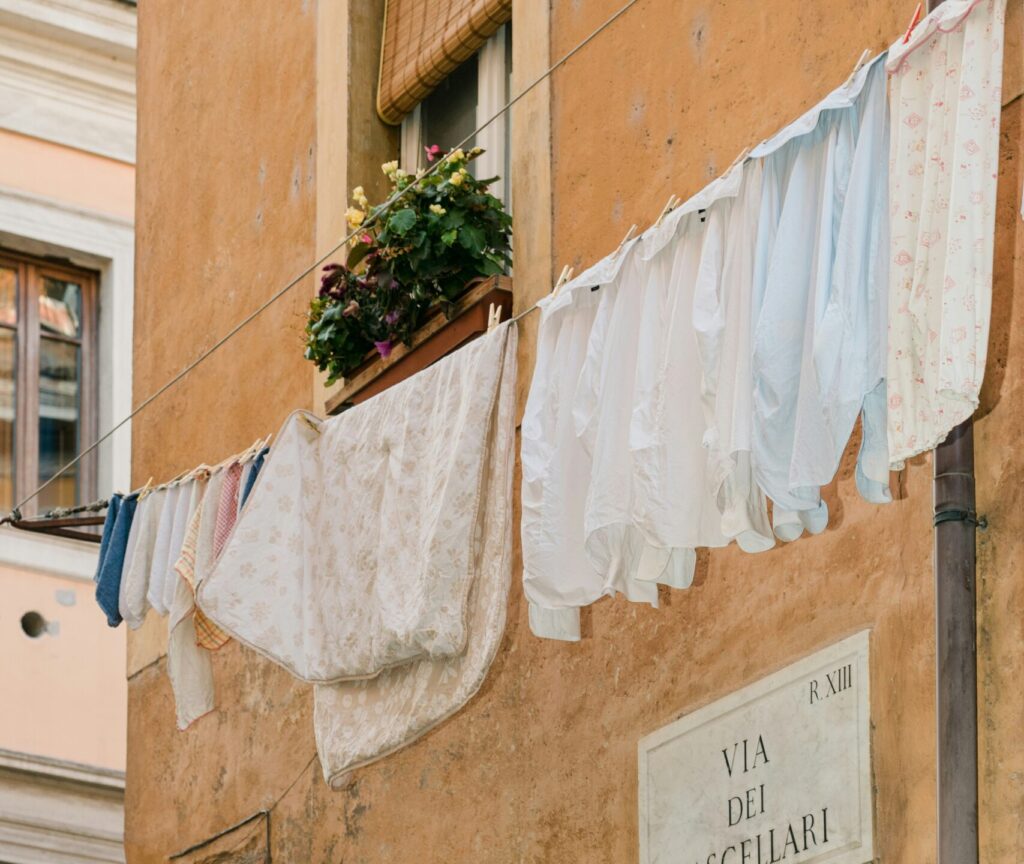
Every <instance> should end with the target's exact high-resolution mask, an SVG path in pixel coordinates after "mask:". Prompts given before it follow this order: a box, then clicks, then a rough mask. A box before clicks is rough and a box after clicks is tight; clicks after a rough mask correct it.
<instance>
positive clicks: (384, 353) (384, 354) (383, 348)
mask: <svg viewBox="0 0 1024 864" xmlns="http://www.w3.org/2000/svg"><path fill="white" fill-rule="evenodd" d="M373 347H374V348H376V349H377V353H378V354H380V356H381V359H382V360H387V359H388V357H390V356H391V349H392V348H394V345H392V344H391V340H390V339H385V340H384V341H383V342H374V343H373Z"/></svg>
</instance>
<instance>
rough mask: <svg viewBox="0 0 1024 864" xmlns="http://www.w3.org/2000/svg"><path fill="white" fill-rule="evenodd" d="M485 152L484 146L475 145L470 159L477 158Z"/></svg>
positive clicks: (470, 153) (470, 152)
mask: <svg viewBox="0 0 1024 864" xmlns="http://www.w3.org/2000/svg"><path fill="white" fill-rule="evenodd" d="M483 152H484V148H483V147H474V148H473V149H472V150H470V151H469V158H470V159H476V157H477V156H479V155H480V154H481V153H483Z"/></svg>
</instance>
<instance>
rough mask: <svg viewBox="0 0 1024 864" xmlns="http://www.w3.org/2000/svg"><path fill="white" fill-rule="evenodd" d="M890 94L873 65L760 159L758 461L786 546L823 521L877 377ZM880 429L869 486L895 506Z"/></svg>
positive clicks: (867, 471)
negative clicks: (826, 490)
mask: <svg viewBox="0 0 1024 864" xmlns="http://www.w3.org/2000/svg"><path fill="white" fill-rule="evenodd" d="M884 88H885V81H884V77H883V75H882V69H881V64H880V63H878V62H877V61H876V62H874V63H872V64H869V65H868V66H866V67H864V69H862V70H860V72H859V73H858V74H857V75H856V76H854V78H853V80H852V81H850V82H849V83H848V84H844V85H843V86H842V87H840V88H839V89H837V90H836V91H834V92H833V93H832V94H830V95H829V96H828V97H827V98H826V99H825V100H824V101H823V102H822V103H820V104H819V105H818V106H816V107H815V108H814V109H812V110H811V111H810V112H808V114H806V115H805V116H804V117H802V118H801V119H800V120H798V121H797V122H796V123H794V124H792V126H791V127H788V128H787V129H785V130H783V131H782V132H781V133H780V134H779V135H777V136H775V138H774V139H772V140H771V141H769V142H766V144H764V145H761V146H760V147H759V148H757V149H756V150H755V151H754V153H753V154H752V155H754V156H756V157H759V158H763V159H764V178H763V188H762V207H761V222H760V225H759V229H758V244H757V260H756V261H755V287H754V296H755V310H756V312H755V314H756V325H755V330H754V351H753V378H754V418H753V463H754V470H755V473H756V476H757V480H758V483H759V485H760V486H761V488H762V489H763V490H764V491H765V493H766V494H767V495H768V496H769V497H770V498H771V499H772V501H773V502H774V505H775V506H774V508H773V518H774V522H775V529H776V533H777V534H778V536H779V537H780V538H782V539H784V540H790V539H794V538H795V537H798V536H799V535H800V533H802V531H803V530H804V529H807V530H810V531H812V532H816V531H820V530H823V529H824V527H825V525H826V524H827V521H828V511H827V507H826V505H825V504H824V502H823V501H822V500H821V495H820V487H821V486H822V485H824V484H826V483H828V482H830V481H831V479H832V478H833V477H834V476H835V473H836V470H837V469H838V465H839V460H840V458H841V456H842V451H843V449H844V447H845V445H846V442H847V440H848V438H849V435H850V433H851V431H852V428H853V424H854V422H855V420H856V417H857V414H858V412H859V411H860V410H861V408H862V406H863V405H864V403H865V399H867V398H868V396H869V394H871V393H872V392H873V391H876V387H877V386H878V384H879V381H880V362H879V358H880V356H881V352H882V347H881V343H882V339H881V337H880V325H881V319H880V318H879V316H878V314H877V311H876V310H878V309H879V308H881V307H880V306H879V304H882V306H884V299H883V296H884V286H885V278H884V272H885V271H884V256H883V255H880V254H877V250H878V249H879V248H880V245H881V238H882V237H884V220H882V219H880V218H879V213H878V205H879V204H880V202H881V201H883V200H884V198H885V188H884V177H882V176H881V172H878V171H877V170H872V163H871V159H872V158H875V159H877V158H878V153H879V152H880V148H884V147H885V128H886V127H885V122H884V111H885V90H884ZM825 109H829V110H825ZM875 164H876V165H877V163H875ZM855 168H856V170H855ZM837 256H839V266H838V267H837V266H836V265H837ZM837 352H839V353H838V354H837ZM877 395H878V391H876V392H875V397H873V398H871V399H869V401H868V408H869V409H870V410H871V412H872V415H871V416H872V418H876V415H877V411H878V410H879V409H880V408H881V409H883V410H884V406H883V405H882V404H881V402H880V400H878V399H877ZM878 425H879V424H878V423H877V422H876V421H872V422H871V423H870V424H868V423H866V424H865V429H866V430H867V431H868V432H869V435H868V436H866V437H865V444H866V445H867V446H868V452H867V453H864V452H862V454H861V468H862V474H864V476H865V477H870V478H871V482H866V483H863V484H861V491H862V493H864V494H866V495H867V496H868V497H869V498H872V499H873V500H888V490H887V487H886V485H885V481H886V480H887V478H884V477H882V476H880V474H879V472H878V468H877V465H878V461H879V460H878V458H877V455H874V456H873V455H872V454H877V452H878V447H879V444H880V441H879V440H878V436H877V434H874V433H875V430H877V428H878Z"/></svg>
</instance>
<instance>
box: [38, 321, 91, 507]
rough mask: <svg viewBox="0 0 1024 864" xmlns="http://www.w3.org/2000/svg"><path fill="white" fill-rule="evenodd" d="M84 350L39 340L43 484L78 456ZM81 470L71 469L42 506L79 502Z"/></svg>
mask: <svg viewBox="0 0 1024 864" xmlns="http://www.w3.org/2000/svg"><path fill="white" fill-rule="evenodd" d="M80 354H81V349H79V347H78V346H77V345H71V344H68V343H67V342H60V341H58V340H56V339H47V338H45V337H44V338H42V339H40V340H39V482H40V483H44V482H46V481H47V480H49V479H50V477H52V476H53V475H54V474H55V473H56V472H57V471H58V470H59V469H60V468H61V466H62V465H64V464H65V463H66V462H69V461H70V460H71V459H73V458H74V457H75V455H76V454H77V453H78V426H79V399H80V394H79V363H80ZM77 498H78V467H77V466H75V467H74V468H71V469H69V470H68V471H66V472H65V473H64V474H62V475H61V476H60V477H59V478H58V479H57V480H55V481H54V482H53V483H51V484H50V485H49V486H48V487H47V488H46V489H44V490H43V491H42V492H41V493H40V495H39V506H40V508H42V509H46V508H48V507H68V506H71V505H73V504H75V503H77Z"/></svg>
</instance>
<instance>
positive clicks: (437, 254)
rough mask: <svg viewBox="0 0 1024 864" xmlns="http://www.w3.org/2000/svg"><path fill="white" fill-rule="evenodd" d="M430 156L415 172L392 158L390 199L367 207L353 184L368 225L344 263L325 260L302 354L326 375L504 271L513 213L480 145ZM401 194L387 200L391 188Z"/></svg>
mask: <svg viewBox="0 0 1024 864" xmlns="http://www.w3.org/2000/svg"><path fill="white" fill-rule="evenodd" d="M426 151H427V158H428V159H429V160H430V161H431V162H434V161H436V160H440V164H439V165H437V166H436V167H435V168H434V170H433V171H431V172H429V173H427V172H426V171H424V172H421V173H420V174H419V175H412V174H409V173H407V172H406V171H403V170H402V169H401V168H399V167H398V163H397V162H387V163H385V164H384V165H382V166H381V170H382V171H383V172H384V174H385V176H386V177H387V178H388V180H389V181H390V184H391V193H390V194H389V195H388V198H387V200H386V201H385V203H384V204H380V205H377V206H375V207H371V206H370V204H369V201H368V200H367V198H366V195H365V194H364V192H363V189H362V187H357V188H356V189H354V190H353V192H352V200H353V204H352V206H351V207H349V208H348V212H347V214H346V216H347V220H348V224H349V227H350V228H351V229H352V230H353V231H355V230H358V229H360V228H363V229H365V230H363V231H362V233H361V234H360V235H359V236H358V239H357V241H356V242H353V243H351V244H350V251H349V254H348V258H347V260H346V262H345V263H344V264H338V263H334V264H328V265H327V266H326V267H324V271H323V276H322V278H321V283H320V290H319V293H318V295H317V296H316V297H315V298H314V299H313V300H312V302H311V303H310V309H309V316H308V320H307V324H306V358H307V359H309V360H311V361H313V362H314V363H316V365H317V368H318V369H320V370H321V371H325V372H327V373H328V384H331V383H333V382H334V381H336V380H338V379H340V378H343V377H345V376H346V375H348V374H350V373H351V372H352V371H353V370H354V369H356V368H357V367H359V366H360V365H362V364H363V363H364V362H366V361H367V359H368V357H371V358H372V356H373V352H374V351H376V353H377V354H378V355H379V356H380V357H381V358H384V359H386V358H388V357H389V356H390V354H391V351H392V349H393V348H394V347H395V346H396V345H398V344H399V343H405V344H406V345H409V344H411V339H412V336H413V334H414V333H415V331H416V330H417V328H419V327H420V326H421V325H422V324H423V322H424V321H425V320H426V318H427V317H429V316H430V315H432V314H434V313H435V312H436V311H437V310H441V311H443V312H444V313H445V314H446V315H450V312H451V309H452V308H453V304H454V303H455V301H457V300H458V299H459V297H461V296H462V295H463V293H465V291H466V289H467V286H468V285H469V284H470V283H471V282H472V281H473V280H474V279H476V278H479V277H481V276H496V275H500V274H502V273H504V272H506V271H507V269H508V267H509V266H510V264H511V259H510V256H509V250H510V238H511V225H512V219H511V217H510V216H509V214H508V213H506V212H505V209H504V205H503V204H502V203H501V201H499V200H498V199H497V198H495V197H494V196H493V195H491V194H490V193H489V192H488V191H487V188H488V186H489V185H490V184H491V183H493V182H494V180H495V179H497V178H494V177H492V178H486V179H477V178H476V177H474V176H473V175H472V174H471V173H470V172H469V170H468V168H467V165H468V163H469V162H471V161H472V160H474V159H476V158H477V157H478V156H479V155H480V154H481V153H482V152H483V151H482V150H481V149H480V148H474V149H473V150H471V151H470V152H469V153H463V151H462V150H461V149H460V150H455V151H452V152H451V153H444V152H443V151H441V149H440V148H439V147H437V146H436V145H435V146H433V147H428V148H426ZM396 195H398V197H397V198H396V199H395V200H394V202H393V203H389V202H391V199H392V198H395V196H396Z"/></svg>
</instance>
